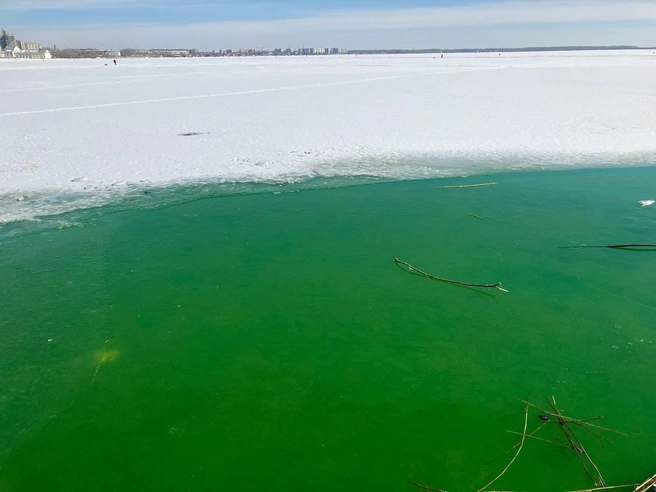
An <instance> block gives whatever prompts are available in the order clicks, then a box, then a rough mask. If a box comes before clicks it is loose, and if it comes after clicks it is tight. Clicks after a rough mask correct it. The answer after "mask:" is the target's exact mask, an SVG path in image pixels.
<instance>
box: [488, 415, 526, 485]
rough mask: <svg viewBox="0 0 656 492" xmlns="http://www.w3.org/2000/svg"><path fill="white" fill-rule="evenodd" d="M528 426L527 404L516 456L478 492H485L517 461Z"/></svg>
mask: <svg viewBox="0 0 656 492" xmlns="http://www.w3.org/2000/svg"><path fill="white" fill-rule="evenodd" d="M527 427H528V405H526V408H525V409H524V430H523V431H522V440H521V441H520V443H519V449H518V450H517V452H516V453H515V456H513V459H512V460H510V463H508V466H506V467H505V468H504V469H503V471H502V472H501V473H499V475H497V477H496V478H495V479H494V480H492V481H491V482H490V483H488V484H487V485H485V486H484V487H482V488H480V489H478V490H477V492H483V491H484V490H485V489H487V488H488V487H489V486H490V485H492V484H493V483H494V482H496V481H497V480H499V479H500V478H501V477H502V476H503V474H504V473H506V472H507V471H508V468H510V467H511V465H512V464H513V463H514V462H515V460H516V459H517V457H518V456H519V453H521V451H522V448H523V447H524V442H525V441H526V428H527Z"/></svg>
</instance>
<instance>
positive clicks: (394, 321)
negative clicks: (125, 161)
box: [0, 168, 656, 492]
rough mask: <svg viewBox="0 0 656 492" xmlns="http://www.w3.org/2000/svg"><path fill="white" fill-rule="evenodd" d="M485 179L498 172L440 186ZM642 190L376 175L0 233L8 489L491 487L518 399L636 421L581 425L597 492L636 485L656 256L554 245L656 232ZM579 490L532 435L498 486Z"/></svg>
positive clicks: (643, 473)
mask: <svg viewBox="0 0 656 492" xmlns="http://www.w3.org/2000/svg"><path fill="white" fill-rule="evenodd" d="M481 181H496V182H498V185H496V186H491V187H486V188H477V189H456V190H440V189H438V187H439V186H443V185H452V184H460V183H472V182H481ZM654 182H656V168H635V169H616V170H587V171H565V172H536V173H515V174H512V173H510V174H501V175H496V176H486V177H479V178H476V179H474V178H469V179H466V180H465V179H450V180H432V181H419V182H398V183H384V184H375V185H369V186H358V187H352V188H343V189H324V190H312V191H303V192H298V193H281V194H271V193H269V194H258V195H249V196H232V197H222V198H210V199H203V200H198V201H195V202H190V203H186V204H178V205H174V206H170V207H163V208H160V209H157V210H133V211H123V212H118V213H111V214H106V215H99V216H98V217H97V218H96V219H93V220H91V219H89V220H87V221H86V222H85V224H84V227H72V228H67V229H64V230H50V231H44V232H39V233H38V234H31V235H21V236H16V237H12V236H11V235H9V234H6V235H5V236H4V237H3V238H2V240H1V241H0V490H2V491H3V492H5V491H40V490H44V491H46V490H47V491H52V490H61V491H90V490H93V491H104V490H108V491H113V490H119V491H122V490H153V491H164V490H235V491H237V490H239V491H241V490H244V491H251V490H281V491H284V490H290V491H291V490H293V491H296V490H322V491H323V490H325V491H334V490H346V491H350V490H353V491H356V490H358V491H361V490H395V491H408V490H416V489H413V488H412V487H411V486H410V485H408V480H414V481H418V482H422V483H426V484H429V485H432V486H434V487H438V488H444V489H446V490H449V491H450V492H458V491H471V490H478V489H479V488H480V487H482V486H483V485H485V483H487V482H488V481H489V480H491V479H492V478H493V477H494V476H495V475H497V474H498V473H499V472H500V471H501V470H502V469H503V468H504V467H505V466H506V464H507V463H508V461H509V460H510V458H511V457H512V453H510V454H504V453H505V452H506V451H507V450H508V449H509V448H511V447H512V446H513V445H514V444H515V443H516V442H518V440H519V437H518V436H516V435H513V434H510V433H508V432H506V431H507V430H513V431H521V429H522V426H523V404H522V403H521V400H522V399H525V398H527V397H528V398H530V399H531V400H532V401H534V402H536V403H539V404H543V403H544V401H545V400H544V397H548V396H551V395H555V396H556V398H557V401H558V404H559V406H560V407H561V408H563V409H564V410H565V412H566V413H567V414H569V415H571V416H573V417H577V418H586V417H594V416H597V415H602V416H603V417H604V420H603V422H602V425H605V426H608V427H611V428H614V429H618V430H623V431H627V432H631V433H635V434H636V436H635V437H625V436H620V435H609V437H610V438H611V439H612V440H613V441H614V443H612V444H611V443H606V444H605V445H604V446H602V445H601V444H600V442H599V441H598V440H597V439H596V437H595V436H594V435H592V434H589V433H586V432H585V431H581V432H579V437H580V438H581V440H582V441H583V442H584V443H585V444H586V447H587V449H588V452H589V453H590V455H591V456H592V457H593V458H594V459H595V461H596V462H597V464H598V465H599V467H600V469H601V470H602V472H603V474H604V477H605V478H606V481H607V482H608V483H612V484H623V483H634V482H637V481H642V480H644V479H645V478H646V477H647V476H649V475H651V474H653V473H654V469H653V466H654V461H653V458H654V453H653V450H654V445H655V443H656V442H655V440H654V438H656V418H655V417H656V415H655V413H654V409H656V380H655V379H654V374H656V372H655V371H656V350H655V349H656V296H655V295H654V292H653V288H654V287H653V285H654V279H656V252H654V251H646V252H635V251H620V250H611V249H558V246H564V245H571V244H584V243H585V244H613V243H631V242H656V208H654V207H645V208H641V207H639V206H637V205H636V202H637V201H638V200H641V199H648V198H654V197H656V190H655V189H654V185H653V183H654ZM469 214H475V215H478V216H480V217H481V218H483V219H484V220H478V219H476V218H474V217H472V216H471V215H469ZM397 256H398V257H399V258H400V259H403V260H405V261H408V262H410V263H412V264H413V265H415V266H417V267H419V268H422V269H424V270H426V271H429V272H431V273H434V274H437V275H440V276H443V277H447V278H454V279H458V280H465V281H468V282H476V283H478V282H481V283H495V282H497V281H501V282H503V286H504V287H505V288H506V289H508V290H509V291H510V292H509V293H508V294H505V293H502V292H498V291H493V292H490V293H488V292H486V291H480V290H474V289H467V288H462V287H456V286H452V285H447V284H443V283H439V282H435V281H430V280H426V279H424V278H421V277H419V276H416V275H412V274H410V273H407V272H406V271H405V270H403V269H401V268H400V267H398V266H396V265H395V264H394V261H393V260H394V257H397ZM49 340H51V341H49ZM539 423H540V421H539V419H538V418H537V414H531V418H530V419H529V428H534V427H536V426H537V425H539ZM551 429H554V428H553V427H549V428H547V429H545V431H544V433H542V432H543V431H541V433H540V434H539V435H542V437H544V438H548V439H552V438H553V437H555V436H556V434H555V433H554V432H553V431H551ZM491 460H494V461H492V462H491V463H490V461H491ZM590 485H591V484H590V483H589V481H588V479H587V478H586V476H585V475H584V473H583V472H582V470H581V468H580V465H579V464H578V462H577V460H576V457H575V456H574V455H573V454H572V453H564V452H561V451H560V450H559V449H558V448H556V447H554V446H551V445H549V444H546V443H543V442H539V441H530V442H528V441H527V442H526V444H525V445H524V448H523V450H522V453H521V454H520V456H519V458H518V459H517V461H516V462H515V464H514V465H513V466H512V467H511V468H510V470H509V471H508V472H507V473H506V474H505V475H504V476H503V478H502V479H501V480H499V481H498V482H497V483H496V484H495V485H494V487H493V489H495V490H507V489H510V490H530V491H538V492H540V491H557V490H573V489H576V488H584V487H588V486H590Z"/></svg>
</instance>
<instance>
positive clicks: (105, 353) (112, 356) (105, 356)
mask: <svg viewBox="0 0 656 492" xmlns="http://www.w3.org/2000/svg"><path fill="white" fill-rule="evenodd" d="M119 355H121V352H119V351H118V350H101V351H100V352H98V354H97V355H96V357H97V360H98V363H99V364H105V363H107V362H114V361H115V360H116V359H118V357H119Z"/></svg>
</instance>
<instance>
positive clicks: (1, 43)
mask: <svg viewBox="0 0 656 492" xmlns="http://www.w3.org/2000/svg"><path fill="white" fill-rule="evenodd" d="M15 47H16V36H14V35H13V34H7V31H5V30H4V29H3V30H2V31H0V48H2V49H3V50H4V49H7V48H9V49H13V48H15Z"/></svg>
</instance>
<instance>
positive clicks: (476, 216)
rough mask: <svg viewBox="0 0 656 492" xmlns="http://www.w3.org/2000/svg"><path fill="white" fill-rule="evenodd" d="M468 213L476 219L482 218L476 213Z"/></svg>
mask: <svg viewBox="0 0 656 492" xmlns="http://www.w3.org/2000/svg"><path fill="white" fill-rule="evenodd" d="M469 215H471V216H472V217H474V218H475V219H478V220H483V218H482V217H479V216H478V215H476V214H471V213H470V214H469Z"/></svg>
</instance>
